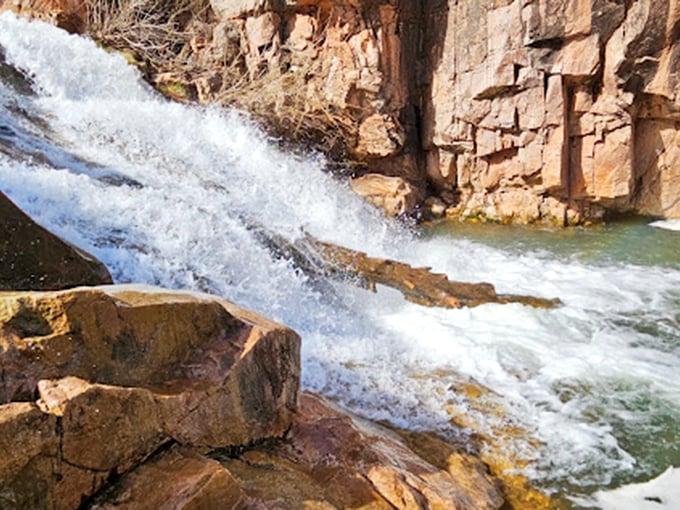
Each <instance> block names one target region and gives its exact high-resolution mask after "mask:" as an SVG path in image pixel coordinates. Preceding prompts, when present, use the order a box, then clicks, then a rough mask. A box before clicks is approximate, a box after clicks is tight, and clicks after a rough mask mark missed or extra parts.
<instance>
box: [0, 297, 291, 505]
mask: <svg viewBox="0 0 680 510" xmlns="http://www.w3.org/2000/svg"><path fill="white" fill-rule="evenodd" d="M299 349H300V340H299V338H298V336H297V335H296V334H295V333H294V332H292V331H291V330H289V329H286V328H283V327H281V326H277V325H275V324H273V323H270V322H268V321H266V320H265V319H262V318H260V317H258V316H256V315H254V314H251V313H249V312H245V311H243V310H239V309H238V308H236V307H234V306H233V305H231V304H229V303H226V302H223V301H218V300H210V299H203V298H197V297H192V296H189V295H186V294H170V293H162V292H158V291H156V292H151V293H141V292H138V291H133V290H128V289H126V288H122V289H120V288H117V287H104V288H98V289H76V290H72V291H62V292H55V293H17V292H10V293H0V373H1V374H2V382H1V383H0V443H2V442H6V443H7V444H6V445H4V444H3V446H6V448H3V451H5V452H11V455H9V456H7V455H5V454H3V458H2V461H0V507H2V508H77V507H78V506H79V505H80V504H81V501H83V500H84V499H85V498H87V497H89V496H90V495H92V494H93V493H94V492H96V491H97V490H98V489H99V488H100V487H101V486H102V485H103V484H104V482H105V481H106V480H107V479H108V478H109V477H110V476H111V475H112V474H115V473H124V472H126V471H128V470H130V469H132V468H133V467H135V466H136V465H137V464H139V463H140V462H141V461H143V460H144V459H145V458H146V457H148V456H149V455H151V454H153V453H154V452H156V451H157V450H158V449H159V448H162V447H163V445H167V444H170V443H179V444H183V445H190V446H193V447H200V448H204V449H205V448H207V449H211V448H217V447H222V448H224V447H233V446H237V445H247V444H250V443H252V442H255V441H258V440H262V439H264V438H272V437H280V436H282V435H283V433H284V432H285V430H286V429H287V428H288V427H289V426H290V423H291V416H292V414H293V413H294V411H295V409H296V406H297V396H298V387H299V375H300V372H299V371H300V364H299V363H300V360H299ZM36 395H37V397H38V400H37V402H36V403H32V402H31V401H32V400H34V398H35V396H36Z"/></svg>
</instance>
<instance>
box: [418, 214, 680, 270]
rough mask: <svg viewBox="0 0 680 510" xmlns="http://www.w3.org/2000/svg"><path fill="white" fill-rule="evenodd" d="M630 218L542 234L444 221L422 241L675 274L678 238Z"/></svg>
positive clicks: (513, 227) (519, 228) (678, 260)
mask: <svg viewBox="0 0 680 510" xmlns="http://www.w3.org/2000/svg"><path fill="white" fill-rule="evenodd" d="M651 223H652V220H649V219H646V218H630V219H626V220H620V221H616V222H611V223H605V224H601V225H593V226H589V227H573V228H566V229H563V228H541V227H533V226H523V225H495V224H471V223H460V222H458V221H443V222H440V223H436V224H431V225H429V226H426V227H424V228H423V234H424V235H425V236H427V237H431V236H445V237H448V238H452V239H459V240H460V239H465V240H471V241H477V242H480V243H483V244H485V245H487V246H490V247H493V248H499V249H502V250H505V251H508V252H510V253H514V254H516V255H523V254H526V253H527V252H534V253H546V254H550V255H552V256H553V257H560V258H564V259H566V260H571V261H576V262H580V263H583V264H591V265H602V266H607V265H611V264H634V265H639V266H653V267H666V268H680V232H677V231H672V230H666V229H663V228H653V227H650V224H651Z"/></svg>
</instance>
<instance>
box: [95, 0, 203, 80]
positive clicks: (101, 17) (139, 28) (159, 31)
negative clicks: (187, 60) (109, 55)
mask: <svg viewBox="0 0 680 510" xmlns="http://www.w3.org/2000/svg"><path fill="white" fill-rule="evenodd" d="M86 2H87V10H88V29H87V31H88V33H89V35H90V36H91V37H92V38H94V39H95V40H97V41H99V42H100V43H101V44H103V45H104V46H107V47H109V48H113V49H117V50H129V51H131V52H133V53H134V54H135V55H136V56H138V58H140V59H141V60H144V61H146V62H147V63H149V64H150V65H151V66H153V67H154V68H156V69H160V68H162V67H164V66H167V65H168V64H169V63H171V62H172V61H173V60H174V59H175V58H176V57H177V55H178V53H179V52H180V51H181V49H182V47H183V46H184V45H185V44H186V42H187V40H188V34H187V33H186V32H185V29H184V27H185V26H186V21H187V19H188V18H189V17H191V16H192V15H195V14H192V13H200V12H201V11H205V10H207V8H208V3H207V0H86ZM202 4H204V5H202Z"/></svg>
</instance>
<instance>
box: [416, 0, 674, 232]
mask: <svg viewBox="0 0 680 510" xmlns="http://www.w3.org/2000/svg"><path fill="white" fill-rule="evenodd" d="M428 23H429V24H431V25H435V26H438V25H442V24H444V25H445V26H446V30H445V31H444V34H443V37H440V39H439V40H430V41H429V42H428V44H427V47H428V48H429V49H430V54H429V55H428V58H429V67H430V69H431V71H432V79H431V83H430V86H429V91H428V93H426V94H425V95H424V104H425V108H424V111H425V114H424V119H423V125H424V133H423V147H422V148H423V150H424V151H425V152H426V154H427V158H426V161H427V163H426V171H427V175H428V176H429V178H430V179H431V181H432V182H433V183H434V184H435V186H436V188H437V189H438V190H440V192H447V191H448V192H450V193H452V194H455V195H456V196H455V198H453V197H452V198H453V199H450V203H452V204H453V208H452V209H450V211H452V212H456V213H459V214H461V215H463V216H474V215H480V216H483V217H487V218H489V219H493V220H501V221H525V222H531V221H537V220H544V221H548V222H551V223H553V222H556V223H575V222H579V221H583V220H589V219H596V218H598V217H600V216H601V215H602V214H603V213H604V212H605V210H609V211H618V212H629V211H635V212H640V213H642V214H648V215H654V216H665V217H680V168H679V164H680V157H679V156H680V149H679V148H678V142H679V141H680V135H679V134H678V128H679V127H680V123H679V122H678V121H679V120H680V98H679V94H678V93H679V92H680V89H679V88H678V71H679V64H680V41H679V36H680V3H678V2H677V1H675V0H670V1H669V0H638V1H623V0H557V1H556V0H515V1H508V0H481V1H480V0H459V1H455V2H454V1H448V2H439V3H438V5H432V6H431V8H430V9H429V12H428Z"/></svg>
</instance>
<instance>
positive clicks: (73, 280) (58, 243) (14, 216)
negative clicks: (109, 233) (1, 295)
mask: <svg viewBox="0 0 680 510" xmlns="http://www.w3.org/2000/svg"><path fill="white" fill-rule="evenodd" d="M108 283H112V281H111V275H110V274H109V272H108V270H107V269H106V267H105V266H104V265H103V264H102V263H101V262H99V261H98V260H96V259H95V258H94V257H93V256H92V255H90V254H88V253H86V252H84V251H83V250H81V249H79V248H76V247H75V246H73V245H71V244H69V243H67V242H66V241H64V240H62V239H60V238H58V237H57V236H55V235H54V234H51V233H50V232H48V231H47V230H45V229H44V228H43V227H41V226H40V225H38V224H37V223H35V222H34V221H33V220H32V219H31V218H30V217H28V216H27V215H26V214H25V213H24V212H23V211H21V209H19V208H18V207H17V206H16V205H14V203H12V201H11V200H9V199H8V198H7V197H6V196H5V195H4V194H2V192H0V290H8V289H16V290H57V289H65V288H68V287H76V286H79V285H102V284H108Z"/></svg>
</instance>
